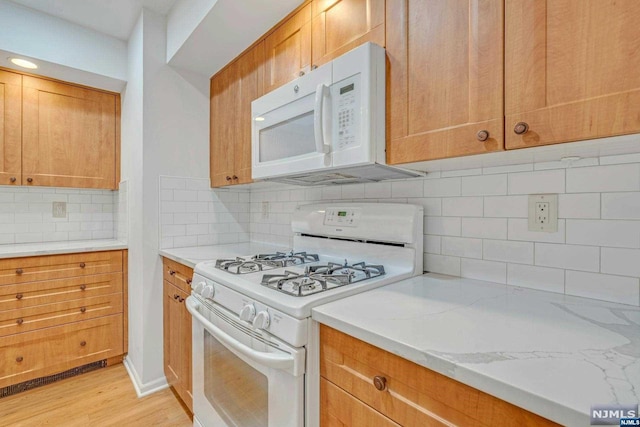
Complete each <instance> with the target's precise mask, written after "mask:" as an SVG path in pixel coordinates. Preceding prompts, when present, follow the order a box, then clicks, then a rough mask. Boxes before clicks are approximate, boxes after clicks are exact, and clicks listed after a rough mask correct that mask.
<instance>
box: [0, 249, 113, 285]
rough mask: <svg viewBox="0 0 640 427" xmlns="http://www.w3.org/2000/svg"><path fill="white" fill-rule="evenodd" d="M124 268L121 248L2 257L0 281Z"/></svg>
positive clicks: (81, 274) (111, 271)
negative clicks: (65, 253) (105, 250)
mask: <svg viewBox="0 0 640 427" xmlns="http://www.w3.org/2000/svg"><path fill="white" fill-rule="evenodd" d="M120 271H122V251H108V252H87V253H80V254H67V255H49V256H41V257H24V258H10V259H2V260H0V285H8V284H14V283H26V282H36V281H40V280H52V279H62V278H65V277H78V276H90V275H92V274H103V273H115V272H120Z"/></svg>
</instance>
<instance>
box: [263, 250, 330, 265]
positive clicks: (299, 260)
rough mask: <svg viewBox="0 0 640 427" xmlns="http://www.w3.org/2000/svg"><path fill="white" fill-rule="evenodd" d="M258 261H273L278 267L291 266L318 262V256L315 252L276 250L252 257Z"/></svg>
mask: <svg viewBox="0 0 640 427" xmlns="http://www.w3.org/2000/svg"><path fill="white" fill-rule="evenodd" d="M252 259H254V260H255V261H257V262H260V263H273V264H274V265H276V266H278V267H292V266H294V265H300V264H306V263H309V262H318V261H319V260H320V258H319V257H318V255H316V254H308V253H306V252H293V251H291V252H289V253H285V252H276V253H274V254H258V255H254V256H253V257H252Z"/></svg>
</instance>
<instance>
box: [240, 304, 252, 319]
mask: <svg viewBox="0 0 640 427" xmlns="http://www.w3.org/2000/svg"><path fill="white" fill-rule="evenodd" d="M254 317H256V308H255V307H254V306H253V304H251V303H249V304H245V305H244V307H242V310H240V319H241V320H244V321H245V322H251V321H252V320H253V318H254Z"/></svg>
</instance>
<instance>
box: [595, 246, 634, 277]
mask: <svg viewBox="0 0 640 427" xmlns="http://www.w3.org/2000/svg"><path fill="white" fill-rule="evenodd" d="M600 271H601V272H602V273H609V274H618V275H621V276H633V277H640V250H638V249H618V248H602V267H601V270H600Z"/></svg>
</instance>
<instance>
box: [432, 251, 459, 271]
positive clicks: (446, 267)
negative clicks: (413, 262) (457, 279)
mask: <svg viewBox="0 0 640 427" xmlns="http://www.w3.org/2000/svg"><path fill="white" fill-rule="evenodd" d="M424 270H425V271H428V272H431V273H439V274H448V275H450V276H460V258H458V257H453V256H444V255H435V254H425V255H424Z"/></svg>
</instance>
